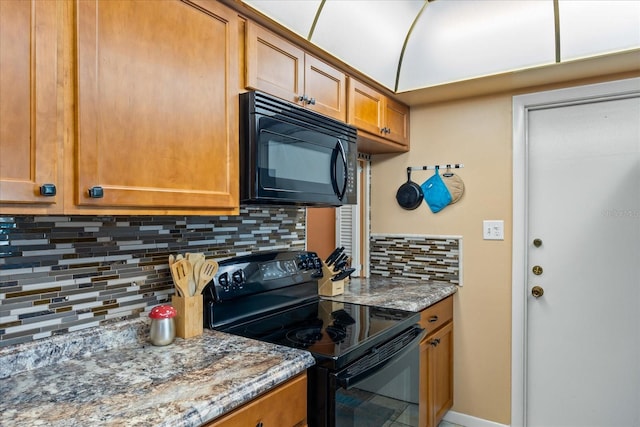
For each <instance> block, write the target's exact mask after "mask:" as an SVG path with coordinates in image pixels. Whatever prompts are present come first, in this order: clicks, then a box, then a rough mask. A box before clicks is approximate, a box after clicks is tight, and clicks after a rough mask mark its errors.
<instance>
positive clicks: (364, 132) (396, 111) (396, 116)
mask: <svg viewBox="0 0 640 427" xmlns="http://www.w3.org/2000/svg"><path fill="white" fill-rule="evenodd" d="M348 110H349V114H348V120H347V122H348V123H349V124H352V125H354V126H355V127H357V128H358V130H359V131H360V132H358V135H359V136H360V137H361V138H360V139H359V141H358V150H359V151H362V152H366V153H372V154H376V153H392V152H404V151H409V107H408V106H406V105H404V104H401V103H399V102H397V101H395V100H393V99H391V98H388V97H386V96H384V95H383V94H381V93H380V92H378V91H377V90H375V89H373V88H371V87H370V86H367V85H365V84H364V83H361V82H359V81H358V80H356V79H353V78H351V79H349V89H348Z"/></svg>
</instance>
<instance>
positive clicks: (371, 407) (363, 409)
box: [337, 389, 463, 427]
mask: <svg viewBox="0 0 640 427" xmlns="http://www.w3.org/2000/svg"><path fill="white" fill-rule="evenodd" d="M337 416H338V419H340V418H342V419H343V423H339V424H344V425H350V424H356V425H368V426H369V425H371V426H373V425H376V426H381V427H412V426H417V425H418V405H416V404H411V403H407V402H404V401H401V400H396V399H392V398H389V397H385V396H381V395H376V394H372V393H369V392H367V391H364V390H358V389H352V390H351V391H350V392H349V393H348V394H343V395H341V396H340V397H339V398H338V408H337ZM438 427H463V426H460V425H458V424H453V423H450V422H447V421H442V422H441V423H440V424H439V425H438Z"/></svg>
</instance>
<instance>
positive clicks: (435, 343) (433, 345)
mask: <svg viewBox="0 0 640 427" xmlns="http://www.w3.org/2000/svg"><path fill="white" fill-rule="evenodd" d="M429 344H431V346H432V347H437V346H438V344H440V338H436V339H434V340H431V341H429Z"/></svg>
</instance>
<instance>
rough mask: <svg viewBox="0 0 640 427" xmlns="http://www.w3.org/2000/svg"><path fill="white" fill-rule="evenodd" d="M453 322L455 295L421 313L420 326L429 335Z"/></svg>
mask: <svg viewBox="0 0 640 427" xmlns="http://www.w3.org/2000/svg"><path fill="white" fill-rule="evenodd" d="M451 320H453V295H451V296H448V297H447V298H445V299H443V300H442V301H439V302H437V303H435V304H434V305H432V306H431V307H428V308H425V309H424V310H422V311H421V312H420V326H422V327H423V328H425V330H426V331H427V335H430V334H431V333H433V332H434V331H436V330H437V329H439V328H440V327H441V326H442V325H444V324H445V323H447V322H450V321H451Z"/></svg>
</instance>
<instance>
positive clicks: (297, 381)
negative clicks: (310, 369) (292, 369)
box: [204, 374, 307, 427]
mask: <svg viewBox="0 0 640 427" xmlns="http://www.w3.org/2000/svg"><path fill="white" fill-rule="evenodd" d="M306 421H307V375H306V374H302V375H300V376H298V377H296V378H294V379H292V380H290V381H289V382H286V383H284V384H283V385H281V386H279V387H278V388H276V389H274V390H271V391H269V392H267V393H266V394H264V395H262V396H260V397H258V398H256V399H255V400H253V401H251V402H249V403H247V404H246V405H244V406H241V407H240V408H238V409H236V410H234V411H233V412H230V413H229V414H227V415H224V416H223V417H221V418H218V419H217V420H215V421H212V422H210V423H208V424H205V426H204V427H236V426H237V427H240V426H242V427H253V426H263V427H294V426H303V425H306V424H305V423H306Z"/></svg>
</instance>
